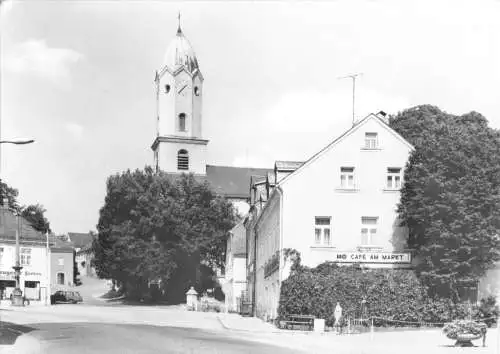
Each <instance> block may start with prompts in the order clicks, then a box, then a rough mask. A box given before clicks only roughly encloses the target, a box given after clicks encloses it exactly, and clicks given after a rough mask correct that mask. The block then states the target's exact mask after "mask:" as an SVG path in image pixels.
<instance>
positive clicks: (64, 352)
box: [18, 323, 301, 354]
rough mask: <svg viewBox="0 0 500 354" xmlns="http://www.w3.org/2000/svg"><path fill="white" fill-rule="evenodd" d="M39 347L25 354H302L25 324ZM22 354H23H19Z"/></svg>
mask: <svg viewBox="0 0 500 354" xmlns="http://www.w3.org/2000/svg"><path fill="white" fill-rule="evenodd" d="M25 326H26V327H31V328H32V329H33V331H31V332H29V333H28V334H26V335H28V336H31V337H33V338H36V339H37V340H38V341H39V343H40V347H39V348H37V349H36V350H33V348H29V349H26V353H28V352H29V353H30V354H31V353H33V354H35V353H50V354H68V353H96V354H98V353H106V354H114V353H116V354H118V353H120V354H123V353H144V354H148V353H155V354H158V353H273V354H280V353H301V352H299V351H294V350H290V349H289V348H282V347H278V346H273V345H270V344H264V343H259V342H254V341H250V340H245V339H241V338H238V335H237V334H234V333H230V332H227V331H226V332H223V331H207V330H200V329H193V328H176V327H156V326H149V325H124V324H103V323H36V324H26V325H25ZM18 354H23V353H18Z"/></svg>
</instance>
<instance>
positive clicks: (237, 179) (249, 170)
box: [206, 165, 273, 198]
mask: <svg viewBox="0 0 500 354" xmlns="http://www.w3.org/2000/svg"><path fill="white" fill-rule="evenodd" d="M272 171H273V170H272V169H269V168H253V167H231V166H213V165H207V169H206V173H207V177H206V178H207V181H208V182H209V183H210V185H211V186H212V188H214V190H215V192H216V193H219V194H222V195H224V196H225V197H227V198H248V197H249V196H250V191H249V188H248V186H249V184H250V179H251V178H252V176H266V174H267V173H268V172H272Z"/></svg>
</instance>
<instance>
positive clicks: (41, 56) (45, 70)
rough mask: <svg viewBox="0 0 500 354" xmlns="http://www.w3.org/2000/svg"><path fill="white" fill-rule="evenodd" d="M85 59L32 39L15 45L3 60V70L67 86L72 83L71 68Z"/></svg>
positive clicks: (71, 50)
mask: <svg viewBox="0 0 500 354" xmlns="http://www.w3.org/2000/svg"><path fill="white" fill-rule="evenodd" d="M82 59H83V55H82V54H80V53H79V52H77V51H75V50H73V49H67V48H50V47H48V46H47V44H46V43H45V40H35V39H30V40H28V41H26V42H23V43H20V44H17V45H15V46H14V47H13V48H12V50H10V51H8V52H7V54H6V55H5V58H4V60H3V63H2V64H3V69H4V70H6V71H8V72H11V73H17V74H28V75H29V74H32V75H36V76H38V77H41V78H44V79H48V80H50V81H52V82H54V83H56V84H59V85H62V86H67V85H68V84H69V83H70V79H71V73H70V66H71V65H72V64H75V63H77V62H78V61H80V60H82Z"/></svg>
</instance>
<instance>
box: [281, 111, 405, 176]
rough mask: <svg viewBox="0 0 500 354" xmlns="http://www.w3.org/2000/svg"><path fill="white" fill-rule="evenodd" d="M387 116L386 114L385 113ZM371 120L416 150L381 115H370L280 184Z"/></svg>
mask: <svg viewBox="0 0 500 354" xmlns="http://www.w3.org/2000/svg"><path fill="white" fill-rule="evenodd" d="M384 114H385V113H384ZM369 119H376V120H377V121H378V122H379V123H380V124H382V126H383V127H384V128H386V129H387V130H388V131H389V132H390V133H391V134H392V135H394V136H395V137H396V138H397V139H398V140H400V141H401V142H402V143H403V144H405V145H407V146H408V147H409V148H410V149H411V150H414V149H415V148H414V147H413V145H411V144H410V143H409V142H408V141H407V140H406V139H405V138H403V137H402V136H401V135H400V134H398V133H397V132H396V131H395V130H394V129H392V128H391V127H390V126H389V124H387V122H386V121H385V120H384V119H383V118H382V117H380V116H379V115H376V114H373V113H371V114H369V115H367V116H366V117H365V118H363V119H361V120H360V121H358V122H356V124H354V125H353V126H352V127H351V128H349V129H348V130H346V131H345V132H344V133H343V134H341V135H340V136H339V137H338V138H336V139H335V140H333V141H332V142H331V143H330V144H328V145H327V146H325V147H324V148H323V149H321V150H320V151H318V152H317V153H316V154H314V155H313V156H312V157H311V158H309V159H308V160H307V161H305V162H304V163H303V164H302V165H301V166H300V167H299V168H297V169H296V170H295V171H293V172H292V173H290V174H289V175H288V176H285V177H284V178H283V179H282V180H281V181H280V182H279V185H282V184H283V183H285V182H286V181H288V180H289V179H290V178H291V177H293V176H295V175H296V174H297V173H298V172H299V171H301V170H302V169H304V168H305V167H307V166H308V165H309V164H310V163H311V162H312V161H314V160H316V159H317V158H318V157H319V156H321V155H322V154H323V153H324V152H326V151H328V150H329V149H330V148H332V147H333V146H335V145H336V144H337V143H338V142H340V141H341V140H342V139H343V138H345V137H346V136H349V135H350V134H352V133H353V132H355V131H356V130H358V129H359V128H360V127H361V126H362V125H363V124H364V123H366V122H367V121H368V120H369Z"/></svg>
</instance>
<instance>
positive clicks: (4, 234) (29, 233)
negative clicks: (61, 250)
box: [0, 209, 46, 243]
mask: <svg viewBox="0 0 500 354" xmlns="http://www.w3.org/2000/svg"><path fill="white" fill-rule="evenodd" d="M0 214H1V215H0V218H1V220H0V239H2V240H7V241H15V240H16V230H17V221H16V216H15V215H14V213H13V212H12V211H10V210H7V209H1V210H0ZM19 226H20V227H19V231H20V233H19V238H20V240H21V242H23V241H28V242H36V243H38V242H41V243H45V242H46V237H45V235H44V234H43V233H41V232H40V231H37V230H35V229H34V228H33V227H32V226H31V224H30V223H29V222H28V221H27V220H26V219H24V218H23V217H22V216H19Z"/></svg>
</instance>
